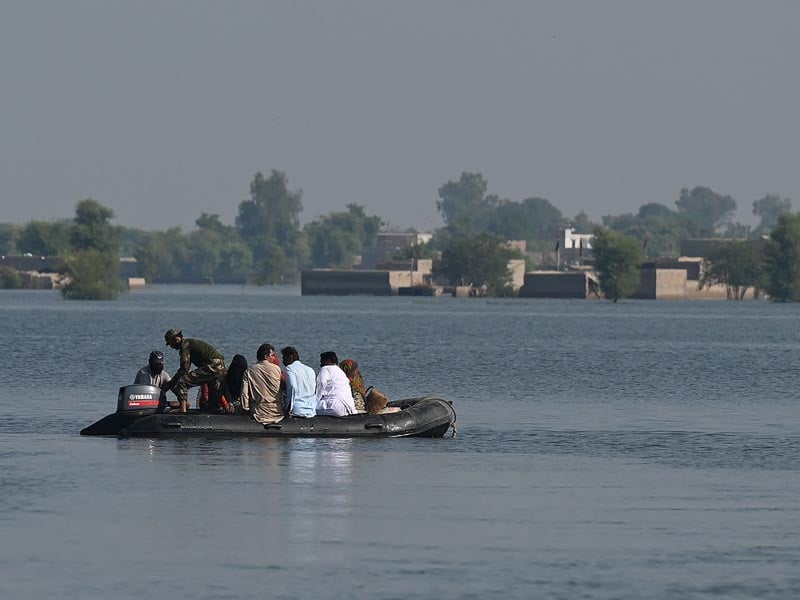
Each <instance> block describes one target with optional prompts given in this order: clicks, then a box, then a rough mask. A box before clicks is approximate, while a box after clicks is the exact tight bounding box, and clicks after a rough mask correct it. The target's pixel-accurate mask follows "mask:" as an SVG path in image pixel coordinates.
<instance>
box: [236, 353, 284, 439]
mask: <svg viewBox="0 0 800 600" xmlns="http://www.w3.org/2000/svg"><path fill="white" fill-rule="evenodd" d="M273 356H275V348H274V347H273V346H272V345H270V344H261V345H260V346H259V347H258V350H257V351H256V359H257V360H258V362H257V363H256V364H254V365H253V366H251V367H250V368H249V369H247V371H245V374H244V378H243V379H242V394H241V402H242V409H244V410H245V411H247V412H249V413H250V414H251V415H252V417H253V418H254V419H255V420H256V421H258V422H259V423H263V424H264V425H266V424H268V423H277V422H278V421H280V420H281V419H283V417H284V412H283V398H282V392H281V368H280V367H279V366H277V365H276V364H275V363H274V362H272V361H273V360H274V359H273Z"/></svg>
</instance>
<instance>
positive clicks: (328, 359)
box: [319, 350, 339, 365]
mask: <svg viewBox="0 0 800 600" xmlns="http://www.w3.org/2000/svg"><path fill="white" fill-rule="evenodd" d="M319 362H320V364H326V365H338V364H339V358H338V357H337V356H336V352H333V351H332V350H328V351H327V352H323V353H322V354H320V355H319Z"/></svg>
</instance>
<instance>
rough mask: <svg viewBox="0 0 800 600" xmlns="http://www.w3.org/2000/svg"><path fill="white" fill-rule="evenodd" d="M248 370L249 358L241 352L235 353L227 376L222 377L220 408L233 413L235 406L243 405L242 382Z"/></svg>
mask: <svg viewBox="0 0 800 600" xmlns="http://www.w3.org/2000/svg"><path fill="white" fill-rule="evenodd" d="M246 372H247V359H246V358H245V357H244V356H242V355H241V354H235V355H234V356H233V360H231V364H230V365H229V366H228V371H227V372H226V373H225V377H223V378H222V393H221V394H220V398H219V408H220V410H222V411H224V412H227V413H232V412H234V410H235V407H236V406H237V404H238V406H241V397H242V383H243V382H244V374H245V373H246Z"/></svg>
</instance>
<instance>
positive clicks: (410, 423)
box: [81, 385, 456, 437]
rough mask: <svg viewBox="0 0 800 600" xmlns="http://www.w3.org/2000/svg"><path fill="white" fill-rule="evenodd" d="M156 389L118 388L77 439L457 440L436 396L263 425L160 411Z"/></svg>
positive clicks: (446, 408)
mask: <svg viewBox="0 0 800 600" xmlns="http://www.w3.org/2000/svg"><path fill="white" fill-rule="evenodd" d="M159 395H160V390H159V389H158V388H157V387H153V386H150V385H129V386H126V387H122V388H120V389H119V397H118V399H117V412H115V413H112V414H110V415H108V416H106V417H103V418H102V419H100V420H99V421H97V422H96V423H94V424H92V425H89V426H88V427H86V428H85V429H83V430H81V435H107V436H117V437H186V436H196V437H233V436H250V437H443V436H444V435H445V434H446V433H447V431H448V430H450V429H452V430H453V435H455V431H456V429H455V422H456V413H455V411H454V410H453V406H452V404H451V403H450V402H449V401H447V400H442V399H441V398H437V397H434V396H425V397H422V398H407V399H405V400H395V401H393V402H390V403H389V406H394V407H397V408H400V409H401V410H400V411H398V412H393V413H385V414H379V415H367V414H358V415H350V416H348V417H328V416H316V417H312V418H310V419H300V418H294V417H290V418H286V419H284V420H283V421H281V422H280V423H273V424H270V425H262V424H261V423H258V422H256V421H254V420H253V419H251V418H250V417H249V416H247V415H229V414H223V413H205V412H199V411H193V410H190V411H189V412H188V413H174V412H163V400H162V401H159Z"/></svg>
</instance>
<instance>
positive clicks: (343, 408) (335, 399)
mask: <svg viewBox="0 0 800 600" xmlns="http://www.w3.org/2000/svg"><path fill="white" fill-rule="evenodd" d="M319 366H320V369H319V374H318V375H317V382H316V395H317V414H318V415H331V416H334V417H346V416H347V415H354V414H356V406H355V404H354V402H353V393H352V392H351V391H350V381H348V379H347V375H345V374H344V371H342V369H341V367H339V359H338V358H337V356H336V353H335V352H330V351H329V352H323V353H322V354H320V355H319Z"/></svg>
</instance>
